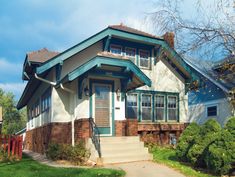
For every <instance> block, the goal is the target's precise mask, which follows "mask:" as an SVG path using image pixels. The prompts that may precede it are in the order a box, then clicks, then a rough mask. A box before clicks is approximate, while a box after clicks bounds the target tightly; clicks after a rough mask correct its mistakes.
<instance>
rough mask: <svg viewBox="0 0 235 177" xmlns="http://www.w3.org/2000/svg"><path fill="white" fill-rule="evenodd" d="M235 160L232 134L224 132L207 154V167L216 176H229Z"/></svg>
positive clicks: (219, 134) (234, 145) (219, 135)
mask: <svg viewBox="0 0 235 177" xmlns="http://www.w3.org/2000/svg"><path fill="white" fill-rule="evenodd" d="M234 160H235V142H234V140H233V137H232V134H231V133H230V132H229V131H227V130H222V131H221V132H220V133H218V136H217V138H216V140H215V141H214V142H213V143H212V144H211V145H210V146H209V148H208V150H207V152H206V153H205V162H206V166H207V168H208V169H210V170H211V171H213V172H215V173H216V174H221V175H222V174H227V173H228V172H229V170H230V169H231V168H232V167H231V164H232V162H234Z"/></svg>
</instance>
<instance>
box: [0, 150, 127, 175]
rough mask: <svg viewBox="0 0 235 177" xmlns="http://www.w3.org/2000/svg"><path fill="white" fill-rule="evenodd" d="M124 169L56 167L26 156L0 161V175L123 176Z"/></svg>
mask: <svg viewBox="0 0 235 177" xmlns="http://www.w3.org/2000/svg"><path fill="white" fill-rule="evenodd" d="M124 175H125V172H124V171H120V170H113V169H102V168H87V169H85V168H56V167H50V166H47V165H43V164H40V163H38V162H36V161H34V160H33V159H31V158H30V157H28V156H25V155H24V156H23V159H22V160H21V161H18V162H12V163H3V162H2V163H0V177H12V176H14V177H32V176H33V177H87V176H89V177H97V176H98V177H123V176H124Z"/></svg>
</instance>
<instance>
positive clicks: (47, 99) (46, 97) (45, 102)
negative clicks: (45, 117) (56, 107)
mask: <svg viewBox="0 0 235 177" xmlns="http://www.w3.org/2000/svg"><path fill="white" fill-rule="evenodd" d="M50 107H51V95H50V92H49V91H46V93H44V94H43V96H42V112H45V111H47V110H48V109H49V108H50Z"/></svg>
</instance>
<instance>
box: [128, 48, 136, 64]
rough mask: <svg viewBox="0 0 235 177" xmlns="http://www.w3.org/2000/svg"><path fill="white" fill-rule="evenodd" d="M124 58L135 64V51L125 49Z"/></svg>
mask: <svg viewBox="0 0 235 177" xmlns="http://www.w3.org/2000/svg"><path fill="white" fill-rule="evenodd" d="M126 56H127V57H129V58H130V59H131V61H132V62H133V63H135V49H133V48H126Z"/></svg>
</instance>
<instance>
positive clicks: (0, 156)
mask: <svg viewBox="0 0 235 177" xmlns="http://www.w3.org/2000/svg"><path fill="white" fill-rule="evenodd" d="M7 161H8V155H7V152H6V151H4V149H3V148H1V147H0V162H7Z"/></svg>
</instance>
